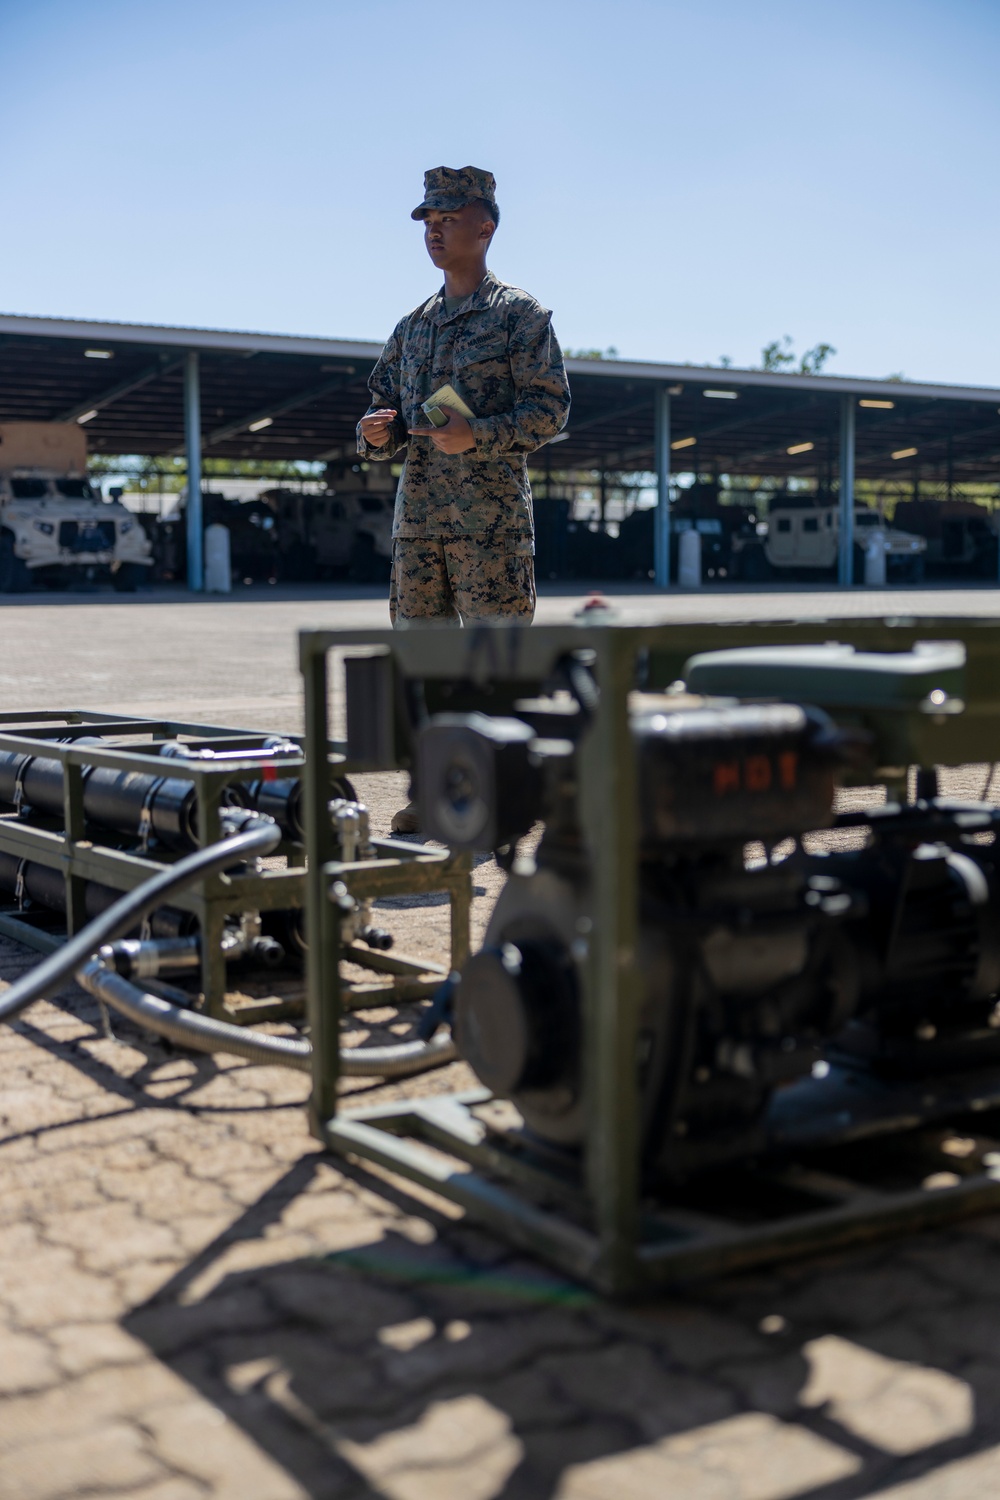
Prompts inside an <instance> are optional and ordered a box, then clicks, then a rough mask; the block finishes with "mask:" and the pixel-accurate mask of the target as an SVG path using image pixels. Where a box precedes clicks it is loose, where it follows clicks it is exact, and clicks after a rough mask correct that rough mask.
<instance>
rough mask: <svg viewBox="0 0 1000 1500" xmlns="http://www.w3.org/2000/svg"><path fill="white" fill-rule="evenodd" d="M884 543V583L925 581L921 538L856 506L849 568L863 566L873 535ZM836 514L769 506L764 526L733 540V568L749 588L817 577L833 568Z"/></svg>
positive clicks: (831, 509) (830, 509) (823, 508)
mask: <svg viewBox="0 0 1000 1500" xmlns="http://www.w3.org/2000/svg"><path fill="white" fill-rule="evenodd" d="M879 530H880V531H881V532H882V536H883V538H884V546H885V561H886V573H887V575H888V577H889V578H893V577H895V578H896V579H905V580H906V581H908V582H911V583H918V582H919V581H920V580H921V579H922V578H923V576H924V556H925V553H926V551H927V541H926V538H924V537H922V536H915V535H914V534H913V533H912V532H909V531H900V530H898V529H897V528H896V527H893V526H889V525H887V524H886V523H885V521H884V520H883V519H882V517H881V516H880V515H879V512H878V511H877V510H874V509H873V508H872V507H870V506H866V505H859V506H858V507H857V508H856V509H855V512H854V568H855V574H856V576H860V570H861V568H862V567H863V565H864V552H865V547H866V545H867V542H868V540H869V539H870V537H871V535H872V533H873V532H874V531H879ZM839 539H840V512H839V511H838V509H837V507H836V506H835V505H816V504H815V503H814V502H813V501H812V499H811V498H810V499H807V500H806V501H805V502H804V503H803V504H801V505H796V504H794V501H793V499H792V497H786V498H785V499H784V500H783V501H782V503H781V504H780V505H772V506H771V508H770V510H769V512H768V517H767V520H766V521H758V522H757V523H756V524H755V525H754V526H753V529H752V530H751V529H750V528H749V527H748V528H747V529H746V530H745V531H744V532H743V534H741V535H740V536H737V537H734V539H733V567H734V571H735V574H736V577H737V578H740V579H743V580H745V581H746V582H748V583H754V582H763V581H764V580H765V579H768V578H781V577H785V578H809V577H814V578H822V577H823V576H824V575H831V574H832V573H833V572H834V571H835V570H836V567H837V548H838V543H839Z"/></svg>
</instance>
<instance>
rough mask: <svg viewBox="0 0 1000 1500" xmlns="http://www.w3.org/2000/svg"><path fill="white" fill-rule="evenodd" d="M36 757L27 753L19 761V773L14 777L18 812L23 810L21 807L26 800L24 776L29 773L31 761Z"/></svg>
mask: <svg viewBox="0 0 1000 1500" xmlns="http://www.w3.org/2000/svg"><path fill="white" fill-rule="evenodd" d="M34 759H35V757H34V756H33V755H26V756H25V757H24V759H23V760H22V761H20V762H19V763H18V767H17V774H16V776H15V779H14V811H15V812H16V813H19V812H20V811H21V807H22V804H23V802H24V778H25V776H26V775H27V774H28V771H29V769H30V767H31V763H32V761H33V760H34Z"/></svg>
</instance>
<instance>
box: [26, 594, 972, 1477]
mask: <svg viewBox="0 0 1000 1500" xmlns="http://www.w3.org/2000/svg"><path fill="white" fill-rule="evenodd" d="M856 597H857V596H852V603H853V601H854V599H855V598H856ZM985 597H988V596H984V598H985ZM962 598H963V603H964V602H965V596H962ZM683 602H684V601H676V607H678V608H679V607H680V605H682V604H683ZM696 602H697V603H698V604H699V605H700V604H701V603H702V601H696ZM990 602H991V605H992V600H990ZM549 603H550V604H551V605H552V606H553V608H562V607H563V601H561V600H556V601H549ZM810 603H811V601H810ZM741 605H742V608H741V607H740V606H741ZM672 607H674V606H673V605H672ZM714 607H715V608H718V604H717V603H716V605H715V606H714ZM730 607H731V608H732V609H733V612H734V613H744V614H745V613H746V608H745V601H740V600H739V599H737V600H736V603H735V604H733V605H732V606H730ZM796 607H797V608H798V607H799V606H796ZM911 607H912V606H911ZM993 607H994V608H995V606H993ZM933 608H934V606H933V605H925V609H927V612H931V610H932V609H933ZM937 608H938V610H939V611H940V612H947V610H946V609H945V610H941V609H940V604H938V606H937ZM692 609H693V606H692ZM365 610H370V611H371V613H372V616H373V618H372V621H371V622H372V623H374V622H375V621H374V614H375V611H374V606H373V605H370V604H369V602H368V601H365V600H360V601H351V603H350V604H349V605H343V606H342V605H340V604H338V603H337V602H335V601H329V600H314V601H308V602H305V603H298V604H296V603H294V602H292V601H281V600H275V601H273V602H271V601H267V600H261V599H256V598H255V599H250V600H240V601H233V602H232V603H226V604H222V603H215V604H207V603H206V604H195V605H190V604H183V605H182V604H167V603H163V604H160V603H156V602H155V601H153V602H137V603H122V602H119V601H108V602H105V601H103V600H94V601H92V602H90V603H88V604H85V605H82V606H80V607H78V608H73V607H72V606H71V605H69V604H67V603H60V604H59V605H46V604H41V605H40V604H39V603H37V602H33V603H32V604H30V605H25V606H24V607H20V606H6V607H5V608H4V614H3V618H4V623H5V624H6V625H7V637H6V638H7V640H8V641H19V642H26V641H28V640H30V642H31V650H30V652H25V661H26V665H25V666H24V668H23V670H22V668H21V666H20V664H19V656H18V655H17V654H15V653H13V652H11V651H8V652H7V653H6V656H5V660H4V663H3V665H2V668H0V675H2V677H3V683H4V689H5V691H4V694H3V699H4V701H3V707H4V708H5V709H16V708H21V707H39V706H47V707H67V706H89V707H105V708H108V709H113V710H118V711H137V712H150V711H151V712H156V713H160V712H166V711H169V712H171V713H172V714H176V715H178V716H184V717H190V718H195V719H197V718H202V719H209V718H211V719H215V720H221V721H223V722H226V721H227V720H229V721H232V722H244V723H249V724H254V725H260V726H262V727H267V728H269V729H294V728H295V727H296V726H297V723H298V719H299V701H298V682H297V677H296V673H295V667H294V642H293V639H292V632H293V627H294V626H295V625H296V624H298V623H300V622H301V623H322V624H327V625H329V624H334V623H337V622H338V620H343V621H344V623H352V624H353V623H356V622H357V621H358V619H359V615H360V613H361V612H362V611H365ZM810 612H811V611H810ZM348 617H351V618H349V619H348ZM137 643H138V646H139V649H140V650H141V651H142V652H144V653H145V654H146V658H147V660H146V663H145V666H144V667H142V668H140V667H139V666H137V665H136V657H137V650H136V646H137ZM363 792H364V795H365V796H366V797H368V798H369V800H370V801H371V803H372V806H373V810H374V812H375V815H376V821H377V822H380V823H381V825H382V827H384V826H385V823H386V822H387V820H388V816H389V815H390V813H391V810H392V808H393V806H394V805H396V803H397V802H398V799H399V797H400V796H401V795H402V794H403V788H402V786H401V785H400V782H399V780H398V778H397V779H392V778H370V779H367V780H366V782H365V784H364V786H363ZM476 878H477V885H478V886H479V888H480V890H481V891H482V894H481V895H480V896H479V897H478V898H477V908H478V910H477V922H479V923H481V922H482V920H483V918H484V916H485V913H486V910H487V909H488V906H489V902H490V900H491V898H492V894H493V892H494V891H495V889H496V886H497V881H498V876H497V874H496V872H495V867H493V866H491V865H489V864H488V863H487V864H483V865H481V866H480V867H479V870H478V871H477V877H476ZM441 915H442V914H441V912H440V908H430V909H417V910H411V911H407V912H404V913H393V922H394V924H397V923H398V924H399V925H400V926H401V927H404V928H405V932H406V938H405V942H406V946H407V947H417V946H418V945H419V944H420V943H423V944H425V945H426V946H425V947H424V949H423V951H426V952H428V953H430V952H431V951H432V950H434V949H435V948H439V947H440V943H441V937H442V932H443V928H442V927H441V925H440V919H441ZM34 961H35V958H34V955H31V954H29V953H27V952H26V950H24V949H21V948H18V947H17V946H16V945H14V944H12V943H2V944H0V974H2V976H3V978H4V980H6V981H10V980H12V979H14V978H16V977H17V975H18V974H19V973H21V972H22V971H23V970H24V969H25V968H26V967H28V966H29V965H30V964H31V963H33V962H34ZM114 1033H115V1036H114V1038H113V1039H112V1038H109V1037H107V1036H106V1035H105V1034H104V1032H103V1028H102V1026H101V1023H100V1018H99V1016H98V1014H97V1011H96V1007H95V1006H94V1005H93V1003H92V1002H91V1001H90V1000H89V999H88V998H87V997H85V996H83V995H82V994H81V993H80V992H79V991H78V990H76V989H75V988H73V987H67V989H66V990H65V991H64V992H63V993H62V994H61V995H59V996H56V997H55V998H54V1000H53V1001H52V1002H46V1003H44V1004H40V1005H38V1006H36V1007H35V1008H34V1009H33V1010H32V1011H30V1012H29V1013H28V1014H27V1015H26V1016H25V1017H24V1018H23V1019H22V1020H21V1021H20V1022H19V1023H18V1024H17V1025H16V1026H14V1027H13V1028H4V1029H3V1030H2V1031H0V1080H2V1082H0V1497H2V1500H77V1497H88V1500H111V1497H117V1500H121V1497H130V1500H132V1497H134V1500H305V1497H309V1500H327V1497H329V1500H335V1497H336V1500H340V1497H344V1500H362V1497H376V1496H377V1497H385V1500H495V1497H504V1500H675V1497H676V1500H784V1497H798V1500H860V1497H862V1496H867V1495H873V1494H876V1493H877V1494H878V1495H880V1496H882V1497H888V1500H996V1496H997V1494H998V1493H1000V1290H998V1288H1000V1216H991V1217H983V1218H980V1219H977V1220H972V1221H969V1222H967V1223H965V1224H963V1225H962V1226H960V1227H957V1228H951V1229H949V1230H947V1231H942V1232H939V1233H935V1234H927V1235H922V1236H916V1237H911V1238H909V1239H906V1240H896V1241H887V1242H882V1243H880V1244H878V1245H877V1246H875V1247H873V1248H870V1249H865V1250H859V1251H855V1252H851V1253H849V1254H841V1255H837V1256H830V1257H827V1258H826V1259H823V1260H820V1259H813V1260H810V1261H805V1262H802V1263H800V1264H797V1265H791V1266H786V1267H783V1268H781V1269H779V1270H776V1271H767V1272H762V1273H759V1274H754V1275H747V1276H743V1277H739V1278H732V1279H729V1280H724V1281H716V1282H714V1283H711V1284H708V1285H705V1286H702V1287H700V1288H699V1289H697V1290H696V1291H695V1292H693V1293H689V1294H685V1295H684V1296H683V1297H681V1296H674V1297H666V1296H664V1297H659V1298H656V1299H654V1300H650V1301H648V1302H645V1303H642V1304H636V1305H628V1306H619V1305H613V1304H609V1303H606V1302H602V1301H601V1300H600V1299H598V1298H596V1297H594V1296H592V1295H591V1294H590V1293H588V1292H585V1291H582V1290H581V1289H580V1288H579V1287H577V1286H575V1285H573V1284H572V1283H570V1282H567V1281H566V1280H565V1279H563V1278H561V1277H559V1276H558V1275H555V1274H553V1273H551V1272H549V1271H547V1270H545V1269H544V1268H542V1267H541V1266H539V1265H537V1264H535V1263H533V1262H531V1261H529V1260H527V1259H525V1258H523V1257H522V1256H520V1255H518V1254H515V1253H513V1252H511V1251H510V1250H509V1249H508V1248H507V1247H505V1246H504V1245H503V1244H502V1243H500V1242H499V1241H497V1240H494V1239H493V1238H491V1237H490V1236H488V1235H485V1234H483V1233H481V1232H479V1231H478V1230H475V1229H472V1228H470V1227H469V1226H467V1225H466V1224H464V1223H463V1222H462V1221H461V1220H460V1219H456V1218H453V1217H450V1216H446V1215H445V1214H443V1213H439V1212H438V1211H436V1210H434V1209H432V1208H429V1207H423V1206H421V1205H419V1204H415V1203H414V1201H413V1200H412V1199H409V1198H405V1197H402V1196H398V1195H397V1194H396V1193H395V1191H394V1189H393V1188H392V1187H391V1186H390V1185H389V1184H387V1183H385V1182H381V1181H378V1180H376V1179H374V1178H371V1177H366V1176H365V1175H364V1174H362V1173H361V1172H355V1171H354V1170H353V1169H351V1168H349V1167H345V1166H344V1165H343V1164H340V1163H335V1162H334V1161H333V1160H332V1159H331V1158H329V1157H327V1156H326V1155H325V1154H324V1153H323V1152H321V1151H320V1150H319V1149H318V1148H317V1146H316V1144H315V1142H313V1141H312V1140H311V1139H310V1137H309V1135H308V1132H307V1130H306V1125H305V1119H304V1112H303V1110H302V1107H301V1105H302V1100H303V1097H304V1093H305V1081H304V1080H303V1079H302V1078H300V1077H299V1076H297V1075H295V1074H293V1073H290V1072H284V1071H281V1070H278V1069H271V1068H260V1067H248V1066H245V1065H244V1064H242V1063H241V1062H238V1061H236V1060H234V1059H227V1058H207V1057H198V1058H195V1057H191V1056H189V1055H187V1054H182V1053H179V1052H171V1051H169V1050H168V1049H166V1048H165V1047H163V1046H162V1045H160V1044H159V1043H158V1042H155V1041H153V1040H151V1039H150V1038H149V1037H147V1036H144V1035H143V1034H141V1033H140V1032H138V1031H137V1030H135V1029H134V1028H132V1027H130V1026H129V1025H127V1024H126V1023H124V1022H121V1021H118V1020H116V1021H115V1022H114ZM461 1077H462V1070H461V1067H460V1065H456V1066H455V1067H454V1068H452V1069H450V1070H447V1071H445V1072H442V1073H439V1074H433V1075H429V1076H428V1077H427V1078H426V1079H423V1080H419V1081H415V1082H414V1084H413V1085H411V1087H414V1088H416V1087H420V1088H433V1089H439V1088H444V1087H448V1086H450V1085H451V1084H452V1083H453V1082H454V1081H455V1080H456V1079H460V1078H461ZM355 1087H356V1088H357V1087H361V1088H366V1089H367V1088H370V1086H369V1085H360V1086H359V1085H357V1084H356V1085H355ZM365 1097H372V1098H377V1097H379V1093H378V1090H377V1089H375V1090H373V1091H372V1092H371V1093H369V1094H366V1096H365Z"/></svg>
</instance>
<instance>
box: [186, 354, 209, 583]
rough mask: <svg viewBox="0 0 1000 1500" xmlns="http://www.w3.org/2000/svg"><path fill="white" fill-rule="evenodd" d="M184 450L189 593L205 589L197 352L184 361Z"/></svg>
mask: <svg viewBox="0 0 1000 1500" xmlns="http://www.w3.org/2000/svg"><path fill="white" fill-rule="evenodd" d="M184 447H185V453H186V457H187V581H188V588H189V589H191V591H192V592H193V593H196V594H200V593H201V592H202V590H203V589H204V587H205V526H204V516H203V514H202V504H201V381H200V378H199V370H198V354H197V351H196V350H194V349H191V350H189V351H188V356H187V359H186V360H185V362H184Z"/></svg>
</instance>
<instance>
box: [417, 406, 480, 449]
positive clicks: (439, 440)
mask: <svg viewBox="0 0 1000 1500" xmlns="http://www.w3.org/2000/svg"><path fill="white" fill-rule="evenodd" d="M438 410H439V411H444V407H439V408H438ZM447 416H448V420H447V422H446V423H445V425H444V426H443V427H411V428H410V436H411V437H429V438H430V440H431V442H432V443H433V444H434V446H435V448H436V449H437V450H438V452H439V453H468V451H469V449H470V448H474V447H475V446H476V440H475V438H474V437H473V435H472V428H471V427H470V426H469V423H468V419H467V418H466V417H463V416H460V415H459V413H458V412H457V411H449V412H448V413H447Z"/></svg>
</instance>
